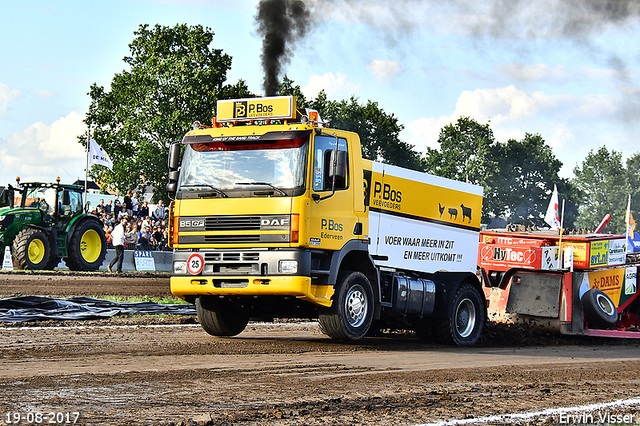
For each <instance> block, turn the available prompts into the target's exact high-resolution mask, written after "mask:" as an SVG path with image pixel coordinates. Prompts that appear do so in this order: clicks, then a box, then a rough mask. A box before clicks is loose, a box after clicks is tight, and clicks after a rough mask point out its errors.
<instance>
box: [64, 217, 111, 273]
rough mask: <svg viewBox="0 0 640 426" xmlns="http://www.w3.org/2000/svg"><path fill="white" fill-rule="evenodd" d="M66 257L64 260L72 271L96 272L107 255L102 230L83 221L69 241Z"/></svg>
mask: <svg viewBox="0 0 640 426" xmlns="http://www.w3.org/2000/svg"><path fill="white" fill-rule="evenodd" d="M67 251H68V257H67V258H66V259H65V260H64V261H65V263H66V264H67V266H68V267H69V269H70V270H72V271H97V270H98V268H99V267H100V265H102V263H103V262H104V258H105V256H106V254H107V239H106V237H105V236H104V230H103V229H102V227H101V226H100V225H98V223H97V222H95V221H93V220H87V219H85V220H83V221H82V222H80V223H79V224H78V226H77V227H76V229H75V230H74V231H73V235H71V239H69V247H68V250H67Z"/></svg>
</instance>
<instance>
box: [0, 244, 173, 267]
mask: <svg viewBox="0 0 640 426" xmlns="http://www.w3.org/2000/svg"><path fill="white" fill-rule="evenodd" d="M7 249H8V247H7ZM172 255H173V252H170V251H151V250H125V251H124V259H123V261H122V270H123V271H156V272H171V256H172ZM114 257H116V251H115V249H107V256H106V257H105V259H104V262H103V263H102V266H100V270H103V271H105V270H107V266H108V265H109V263H111V260H112V259H113V258H114ZM12 263H13V262H12V261H11V253H10V252H9V250H5V253H4V259H3V263H2V268H1V269H13V265H12ZM115 267H116V266H115V265H114V267H113V268H112V269H114V270H115ZM56 269H68V268H67V265H65V263H64V261H61V262H60V263H59V264H58V266H57V267H56Z"/></svg>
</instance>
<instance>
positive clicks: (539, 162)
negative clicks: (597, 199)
mask: <svg viewBox="0 0 640 426" xmlns="http://www.w3.org/2000/svg"><path fill="white" fill-rule="evenodd" d="M493 157H494V161H495V164H496V173H495V174H493V175H492V176H491V177H490V178H489V181H490V185H489V186H490V187H491V193H490V194H487V195H488V197H493V206H494V210H493V211H491V212H489V213H491V214H492V215H493V216H494V217H498V216H503V217H508V221H509V222H510V223H516V224H523V225H535V226H548V225H547V224H546V223H545V222H544V216H545V213H546V210H547V207H548V205H549V199H550V198H551V193H552V192H553V186H554V185H557V187H558V192H559V193H560V196H561V199H565V200H568V201H570V202H569V203H567V205H568V206H570V208H567V207H566V206H565V221H564V226H565V227H571V225H572V223H573V220H574V219H575V217H574V216H575V212H574V211H573V206H574V204H573V202H574V199H575V194H574V192H575V191H573V189H572V187H571V185H570V183H569V181H568V180H567V179H562V178H560V177H559V175H558V173H559V172H560V168H561V167H562V162H561V161H560V160H558V159H557V158H556V156H555V155H554V154H553V150H552V149H551V147H550V146H549V145H547V144H546V142H545V140H544V139H543V138H542V136H540V135H537V134H536V135H532V134H530V133H526V134H525V137H524V139H522V140H521V141H518V140H515V139H510V140H508V141H507V142H506V143H497V144H496V145H495V146H494V149H493Z"/></svg>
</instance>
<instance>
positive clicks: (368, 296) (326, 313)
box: [319, 271, 373, 340]
mask: <svg viewBox="0 0 640 426" xmlns="http://www.w3.org/2000/svg"><path fill="white" fill-rule="evenodd" d="M319 320H320V329H321V330H322V332H323V333H325V334H326V335H328V336H329V337H331V338H333V339H336V340H358V339H362V338H363V337H364V336H365V335H366V334H367V331H368V330H369V327H370V326H371V322H372V320H373V290H372V289H371V283H369V279H368V278H367V277H366V275H364V274H363V273H362V272H350V271H345V272H343V273H341V274H340V276H339V277H338V288H337V289H336V292H335V294H334V295H333V303H332V305H331V307H330V308H321V309H320V312H319Z"/></svg>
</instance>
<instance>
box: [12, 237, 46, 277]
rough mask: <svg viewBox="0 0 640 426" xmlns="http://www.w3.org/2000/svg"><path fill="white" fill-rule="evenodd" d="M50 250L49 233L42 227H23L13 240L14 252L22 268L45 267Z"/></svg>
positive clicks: (34, 268) (37, 268) (38, 268)
mask: <svg viewBox="0 0 640 426" xmlns="http://www.w3.org/2000/svg"><path fill="white" fill-rule="evenodd" d="M50 252H51V247H50V246H49V239H48V238H47V234H45V233H44V231H42V230H40V229H36V228H27V229H23V230H22V231H20V232H19V233H18V235H16V237H15V238H14V240H13V253H14V256H15V259H16V263H17V264H18V268H20V269H32V270H40V269H44V267H45V266H46V265H47V263H48V262H49V254H50Z"/></svg>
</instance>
